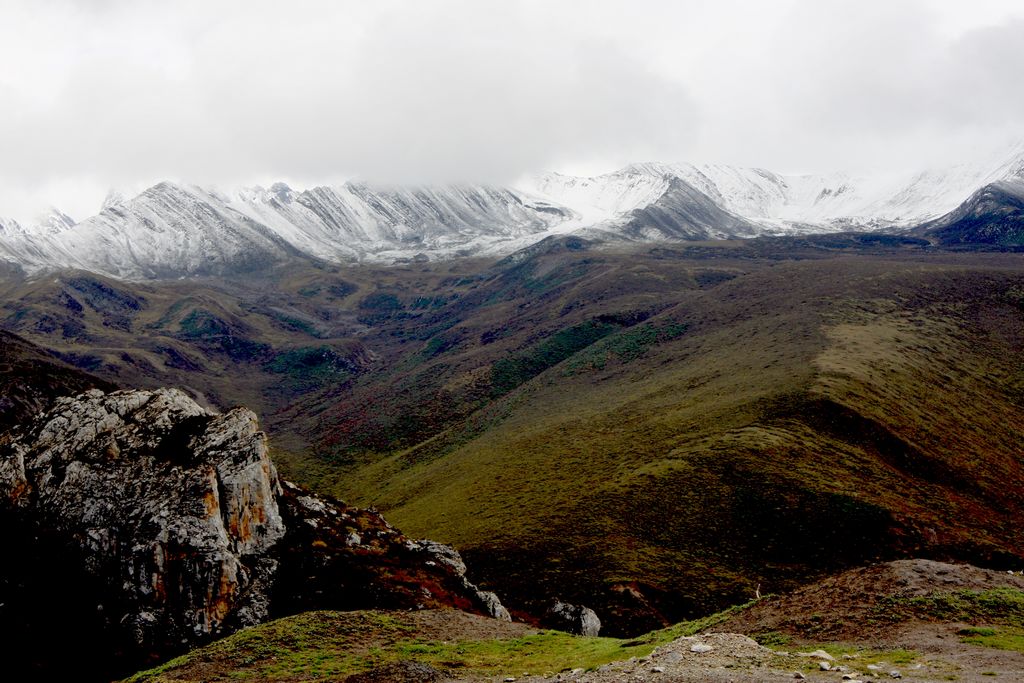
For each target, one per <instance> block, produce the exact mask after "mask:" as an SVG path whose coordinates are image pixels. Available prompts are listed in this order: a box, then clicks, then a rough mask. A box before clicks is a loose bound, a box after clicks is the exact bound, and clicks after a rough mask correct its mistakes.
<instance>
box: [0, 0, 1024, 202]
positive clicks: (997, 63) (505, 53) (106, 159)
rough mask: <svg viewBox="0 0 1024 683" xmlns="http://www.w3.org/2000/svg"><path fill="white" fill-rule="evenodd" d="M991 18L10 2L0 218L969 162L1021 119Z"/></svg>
mask: <svg viewBox="0 0 1024 683" xmlns="http://www.w3.org/2000/svg"><path fill="white" fill-rule="evenodd" d="M979 1H984V2H986V3H988V6H989V7H990V8H991V7H995V6H996V4H998V3H1001V2H1003V0H979ZM993 3H995V4H993ZM1000 6H1004V10H1005V11H1002V12H1001V13H996V14H994V15H993V16H994V17H995V18H994V19H993V20H992V25H991V26H980V27H978V28H973V29H971V30H965V31H960V32H959V35H956V36H953V37H952V38H951V37H950V36H949V35H947V34H946V33H944V32H943V23H942V22H940V21H939V20H940V19H945V20H946V24H948V23H949V20H950V17H952V18H953V20H954V22H955V21H957V20H959V18H960V17H962V16H963V15H962V14H961V12H962V11H963V10H962V9H958V8H962V6H961V5H958V4H957V3H935V2H932V3H924V2H914V1H912V0H902V1H901V0H893V1H887V2H881V1H879V2H871V1H867V0H861V1H858V2H852V1H848V0H813V1H812V0H779V1H778V2H773V3H762V2H742V1H741V0H724V1H723V2H717V3H706V2H701V1H699V0H690V1H688V2H658V1H656V0H635V1H634V2H630V3H626V2H617V1H615V0H592V2H588V3H570V2H564V3H549V2H537V1H536V0H520V1H517V2H512V1H510V2H503V3H481V2H470V1H468V0H431V1H429V2H397V1H395V0H381V1H379V2H374V3H366V2H342V1H333V0H332V1H327V0H307V1H305V2H299V3H294V4H290V5H284V4H282V3H279V2H269V1H267V0H248V1H245V2H242V1H241V0H230V1H228V0H225V1H224V2H216V3H208V2H207V3H202V2H198V1H196V0H183V1H182V2H176V3H161V2H155V1H154V0H138V1H136V2H117V1H116V0H104V1H103V2H89V3H72V2H59V1H57V0H49V1H45V2H28V1H27V0H22V1H20V2H19V1H17V0H11V1H10V2H8V3H6V4H5V5H4V7H3V8H2V9H0V58H3V59H4V61H5V63H9V64H14V65H15V68H14V69H12V70H8V71H7V72H6V73H4V74H0V99H2V104H3V106H2V107H0V215H3V214H5V213H9V212H10V210H11V207H14V205H15V204H17V203H18V202H19V200H21V199H25V198H33V199H36V198H38V197H40V196H42V195H43V194H45V193H47V192H51V191H55V190H58V189H59V190H60V191H61V192H62V193H67V192H69V188H70V191H72V194H73V190H74V188H75V187H76V186H79V187H80V188H81V194H82V195H83V196H85V195H88V196H89V197H91V199H90V200H89V201H91V202H93V204H95V203H98V201H99V200H100V198H101V197H97V196H95V195H96V194H98V193H99V194H101V192H100V190H99V189H98V188H102V187H105V186H108V185H122V184H135V183H138V182H143V181H153V180H156V179H159V178H164V177H168V178H177V179H183V180H189V181H194V182H203V183H209V182H212V183H221V184H235V183H242V182H251V181H253V180H254V179H270V178H275V177H284V178H293V179H302V180H305V181H308V182H322V181H324V180H328V179H334V178H338V177H341V176H350V175H356V176H362V177H369V178H377V179H384V180H395V181H433V180H447V179H466V180H488V181H496V182H501V181H507V180H510V179H513V178H515V177H517V176H520V175H522V174H523V173H528V172H536V171H542V170H547V169H550V168H553V167H563V166H574V167H577V168H579V167H581V166H582V167H592V168H600V167H603V166H609V165H616V164H624V163H628V162H630V161H638V160H647V159H660V160H695V161H721V162H728V163H742V164H751V165H762V166H768V167H773V168H778V169H780V170H787V171H794V170H811V171H817V170H826V169H831V168H836V167H844V166H853V167H858V166H860V167H866V166H876V167H888V166H900V165H906V164H907V163H919V162H920V161H922V160H925V161H927V160H928V158H929V157H930V156H934V155H935V150H936V149H938V148H941V147H944V146H946V147H949V148H950V149H951V150H954V151H955V152H956V153H960V152H963V153H967V152H969V151H970V150H971V149H973V148H974V147H977V146H980V145H982V144H995V142H996V141H997V140H998V139H999V136H1005V135H1007V134H1011V133H1013V132H1014V129H1015V127H1019V126H1020V123H1019V122H1020V121H1022V120H1024V94H1022V93H1021V91H1020V90H1019V89H1017V88H1016V80H1017V78H1018V76H1019V74H1020V73H1022V69H1024V47H1022V43H1021V41H1020V40H1019V36H1020V35H1021V29H1022V28H1024V25H1022V20H1021V19H1013V18H1012V17H1011V15H1012V8H1013V4H1012V2H1010V0H1006V2H1005V3H1003V5H1000ZM1005 8H1010V9H1005ZM954 10H956V11H955V12H954ZM979 11H980V10H979ZM951 12H952V14H951ZM1008 17H1010V18H1008ZM1022 133H1024V130H1019V129H1018V130H1017V132H1016V134H1017V135H1020V134H1022ZM51 199H52V200H53V201H55V202H58V203H62V202H63V201H64V200H65V197H52V198H51ZM79 203H80V204H83V205H84V204H85V203H86V202H79ZM70 208H72V209H74V210H78V211H79V212H80V209H77V208H76V207H70Z"/></svg>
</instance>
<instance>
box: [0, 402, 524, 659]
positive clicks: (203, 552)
mask: <svg viewBox="0 0 1024 683" xmlns="http://www.w3.org/2000/svg"><path fill="white" fill-rule="evenodd" d="M0 524H3V525H4V526H5V527H6V528H13V529H17V530H19V533H18V535H17V536H16V537H15V538H13V539H8V541H7V543H8V547H7V548H5V554H6V555H7V556H8V557H11V558H13V559H12V561H11V562H9V563H7V564H6V566H5V567H4V568H3V569H0V593H2V594H0V612H3V613H2V614H0V617H3V618H4V619H5V620H6V622H7V623H8V624H11V623H18V622H24V623H25V624H26V625H27V631H33V630H34V628H33V624H35V623H36V622H37V621H39V620H45V619H50V618H52V615H44V614H36V613H34V611H35V608H34V607H33V606H34V605H37V604H38V603H36V602H33V601H32V600H31V599H29V600H26V599H24V597H25V596H26V595H33V594H36V593H41V592H44V591H46V590H48V585H47V584H50V585H52V583H53V582H54V581H58V582H59V581H60V579H59V578H54V577H55V576H59V575H60V574H59V572H57V571H55V567H54V565H55V564H57V563H64V566H65V567H66V569H67V572H66V573H65V576H67V577H71V576H74V577H78V579H76V580H80V581H81V587H80V589H79V593H80V595H81V596H82V597H83V600H82V605H80V606H79V607H83V606H84V609H85V611H89V610H90V609H91V610H95V612H94V613H92V614H90V615H89V616H88V618H87V619H86V620H85V622H83V623H89V624H91V627H93V628H99V629H100V630H103V631H105V632H106V633H107V637H105V638H104V639H102V640H101V642H108V643H115V644H116V649H117V650H119V651H120V653H121V654H122V655H123V658H125V659H128V660H130V661H131V660H133V659H134V660H136V661H137V659H138V658H139V657H140V656H141V657H142V658H145V656H147V655H149V656H152V655H165V654H167V653H170V652H174V651H176V650H180V649H183V648H184V647H187V646H190V645H193V644H197V643H200V642H203V641H206V640H209V639H211V638H213V637H216V636H218V635H222V634H224V633H227V632H230V631H232V630H235V629H237V628H240V627H244V626H247V625H252V624H255V623H259V622H261V621H263V620H266V619H267V618H270V617H272V616H280V615H283V614H287V613H291V612H296V611H300V610H304V609H356V608H367V607H391V608H422V607H439V606H454V607H458V608H461V609H466V610H470V611H476V612H482V613H489V614H492V615H493V616H499V617H502V616H503V617H504V618H507V612H505V611H504V608H503V607H502V606H501V603H500V601H498V600H497V598H496V597H495V596H493V594H488V593H485V592H482V591H479V590H478V589H477V588H476V587H475V586H474V585H473V584H472V583H471V582H470V581H469V580H468V579H467V578H466V567H465V564H464V563H463V562H462V558H461V557H460V556H459V554H458V553H457V552H456V551H455V550H454V549H452V548H449V547H447V546H443V545H441V544H438V543H434V542H431V541H410V540H409V539H407V538H405V537H404V536H403V535H402V534H401V533H400V532H399V531H397V530H396V529H394V528H393V527H391V526H390V525H389V524H388V523H387V522H386V521H385V520H384V519H383V518H381V517H380V515H378V514H376V513H375V512H371V511H366V510H360V509H357V508H353V507H349V506H346V505H344V504H343V503H341V502H340V501H336V500H330V499H325V498H321V497H317V496H314V495H312V494H310V493H309V492H307V491H305V490H303V489H301V488H299V487H297V486H294V485H291V484H288V483H286V482H282V481H281V480H280V479H279V478H278V475H277V472H276V470H275V468H274V465H273V463H272V462H271V460H270V457H269V455H268V450H267V443H266V438H265V436H264V434H263V433H262V432H260V431H259V425H258V422H257V419H256V416H255V415H254V414H253V413H252V412H250V411H249V410H246V409H244V408H236V409H233V410H231V411H229V412H227V413H225V414H223V415H221V414H215V413H213V412H211V411H209V410H206V409H204V408H202V407H200V406H199V405H198V404H197V403H195V402H194V401H193V400H192V399H190V398H189V397H188V396H187V395H186V394H184V393H183V392H181V391H178V390H174V389H162V390H157V391H116V392H112V393H104V392H102V391H100V390H91V391H88V392H86V393H84V394H80V395H78V396H76V397H73V398H61V399H58V400H57V401H56V402H55V403H54V405H53V406H52V407H51V408H50V409H49V410H48V411H46V412H45V413H43V414H42V415H40V416H39V417H38V418H36V419H35V420H34V421H31V422H30V423H28V424H26V425H24V426H22V427H20V428H17V429H14V430H12V431H10V432H8V433H6V434H4V435H3V436H0ZM19 545H20V546H22V547H19ZM11 546H14V547H11ZM42 576H45V577H47V578H46V579H45V580H43V579H41V578H40V577H42ZM19 596H20V597H21V599H19ZM5 606H6V607H5ZM71 611H74V610H71ZM97 615H98V616H97ZM72 618H74V617H72ZM132 663H135V661H132Z"/></svg>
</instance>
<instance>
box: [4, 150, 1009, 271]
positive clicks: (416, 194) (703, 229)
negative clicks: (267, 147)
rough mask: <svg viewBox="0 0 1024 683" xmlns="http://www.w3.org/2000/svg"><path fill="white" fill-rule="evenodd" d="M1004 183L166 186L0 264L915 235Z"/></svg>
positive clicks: (19, 238)
mask: <svg viewBox="0 0 1024 683" xmlns="http://www.w3.org/2000/svg"><path fill="white" fill-rule="evenodd" d="M999 182H1003V183H1015V184H1018V183H1019V184H1024V146H1020V145H1018V146H1016V147H1013V148H1011V149H1010V150H1009V151H1008V152H1007V153H1006V154H1004V155H1003V156H1002V157H1001V158H1000V159H998V160H996V161H993V162H988V163H979V164H962V165H959V166H954V167H950V168H946V169H939V170H931V171H923V172H918V173H916V174H913V175H910V176H905V177H902V178H895V179H891V178H890V179H885V178H870V177H868V178H865V177H854V176H850V175H848V174H843V173H836V174H829V175H820V176H813V175H784V174H778V173H775V172H773V171H770V170H766V169H762V168H745V167H735V166H725V165H716V164H701V165H695V164H689V163H682V164H667V163H660V162H644V163H635V164H630V165H628V166H626V167H624V168H622V169H619V170H618V171H614V172H612V173H606V174H603V175H598V176H592V177H577V176H570V175H564V174H558V173H549V174H544V175H541V176H537V177H535V178H533V179H531V180H528V181H524V182H521V183H519V184H518V185H517V186H509V187H498V186H489V185H471V184H449V185H434V186H426V185H424V186H395V185H391V186H389V185H382V184H380V185H378V184H370V183H366V182H362V181H349V182H346V183H344V184H341V185H321V186H314V187H311V188H308V189H305V190H295V189H293V188H291V187H290V186H288V185H287V184H285V183H280V182H279V183H274V184H271V185H270V186H269V187H262V186H254V187H243V188H236V189H229V190H224V191H222V190H219V189H216V188H204V187H200V186H197V185H187V184H181V183H173V182H168V181H164V182H161V183H157V184H156V185H153V186H152V187H149V188H147V189H146V190H144V191H143V192H141V193H140V194H138V195H135V196H134V197H124V196H123V195H120V194H118V193H112V194H111V195H109V196H108V198H107V199H106V200H105V201H104V204H103V208H102V209H101V210H100V212H99V213H98V214H96V215H94V216H90V217H88V218H85V219H84V220H81V221H78V222H75V221H74V220H72V219H71V218H69V217H68V216H67V215H66V214H64V213H62V212H60V211H59V210H56V209H54V210H52V211H50V212H49V213H48V214H47V215H46V216H44V217H43V218H41V219H40V221H39V222H38V223H36V224H30V225H21V224H19V223H17V222H16V221H10V220H6V221H0V259H3V260H4V261H6V262H8V263H12V264H16V265H18V266H20V267H22V268H23V269H25V270H27V271H28V272H30V273H34V272H45V271H50V270H56V269H62V268H77V269H82V270H87V271H91V272H94V273H100V274H104V275H110V276H114V277H118V278H121V279H135V280H145V279H173V278H177V277H204V276H224V275H232V274H237V273H246V272H259V271H260V270H262V269H264V268H266V267H268V266H269V265H272V264H281V263H288V262H289V261H308V262H328V263H349V262H373V263H394V262H408V261H411V260H424V259H431V258H433V259H438V258H440V259H448V258H456V257H463V256H470V255H487V256H494V255H498V256H501V255H505V254H507V253H511V252H513V251H515V250H517V249H519V248H523V247H526V246H529V245H530V244H532V243H534V242H537V241H540V240H542V239H544V238H545V237H549V236H552V235H558V234H572V235H576V236H580V237H586V238H590V239H595V240H597V241H600V242H605V243H616V242H623V241H625V242H630V241H642V242H652V241H685V240H706V239H736V238H747V237H756V236H762V235H766V236H772V235H801V234H814V233H827V232H841V231H860V232H871V231H879V230H888V231H895V232H905V231H910V230H912V229H914V228H916V227H918V226H921V225H925V224H927V223H929V222H931V221H937V220H940V219H941V218H942V217H943V216H945V215H948V214H950V213H952V212H954V211H956V210H957V209H958V207H961V206H962V205H963V204H964V202H967V201H969V200H970V198H971V196H972V195H973V194H974V193H975V192H976V191H978V190H979V189H980V188H982V187H987V186H990V185H992V184H994V183H999ZM996 241H997V242H998V240H996Z"/></svg>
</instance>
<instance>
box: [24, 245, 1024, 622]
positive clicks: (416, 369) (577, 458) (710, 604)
mask: <svg viewBox="0 0 1024 683" xmlns="http://www.w3.org/2000/svg"><path fill="white" fill-rule="evenodd" d="M585 246H586V245H584V244H579V243H569V242H567V241H561V242H559V241H557V240H554V241H551V242H548V243H546V244H543V245H540V246H539V247H535V248H533V249H531V250H530V252H529V253H527V254H525V255H522V256H520V257H517V258H510V259H506V260H504V261H502V262H498V263H490V262H483V261H457V262H451V263H445V264H422V265H416V266H401V267H395V268H353V269H346V270H344V271H341V270H339V271H335V272H327V271H294V272H287V273H282V274H281V278H280V279H279V281H278V283H277V284H274V285H270V284H268V283H267V282H253V281H249V282H244V281H234V282H206V283H202V282H198V283H197V282H182V283H166V284H147V285H136V284H128V283H112V282H106V281H100V280H97V279H96V278H91V279H90V278H86V280H87V281H85V282H82V281H79V279H76V278H82V277H84V276H68V277H64V278H59V279H56V280H54V279H53V278H47V279H46V280H39V281H32V282H12V283H10V284H8V285H7V287H6V291H5V294H4V296H5V302H6V303H5V304H4V307H5V310H6V311H7V314H6V318H5V323H4V324H5V325H7V326H8V327H10V328H13V329H16V330H19V331H20V332H22V333H24V334H26V335H28V336H30V337H31V338H33V339H34V340H37V341H42V342H45V343H48V344H49V345H50V346H51V347H52V348H55V349H56V350H58V351H60V352H61V353H63V354H64V357H65V358H67V359H70V360H72V361H75V362H77V363H78V364H79V365H82V366H88V367H91V369H93V370H94V371H95V372H97V373H98V374H100V375H102V376H105V377H110V378H113V379H115V380H117V381H120V382H123V383H126V384H142V385H152V384H163V383H175V384H184V385H187V386H190V387H192V388H193V389H194V390H195V391H196V392H198V393H201V394H203V395H204V396H206V397H208V398H209V400H211V401H212V402H215V403H219V404H222V405H223V404H231V403H247V404H249V405H252V406H254V407H256V408H257V409H259V410H261V411H262V412H263V413H264V414H265V415H266V420H265V424H267V425H268V428H269V430H270V433H271V437H272V441H273V443H274V444H275V446H276V449H275V453H276V458H277V460H278V462H279V465H280V466H281V468H282V470H283V471H284V472H285V473H286V475H288V476H290V477H293V478H296V479H299V480H301V481H303V482H305V483H309V484H312V485H314V486H315V487H318V488H320V489H323V490H326V491H329V492H331V493H334V494H338V495H340V496H341V497H343V498H345V499H347V500H349V501H350V502H353V503H359V504H364V505H375V506H376V507H378V508H379V509H381V510H382V511H384V512H385V514H386V515H387V516H388V518H389V519H390V520H392V521H393V522H394V523H396V524H397V525H399V526H400V527H401V528H403V529H404V530H406V531H407V532H408V533H410V534H413V535H422V536H429V537H432V538H437V539H439V540H443V541H448V542H453V543H455V544H456V545H457V546H458V547H459V548H460V549H461V550H463V551H465V554H466V555H467V556H468V560H469V562H470V566H471V567H472V568H473V572H474V574H475V577H474V578H477V579H481V580H482V583H484V584H485V585H486V586H487V587H489V588H493V589H495V590H498V591H499V592H500V593H501V594H502V595H503V597H504V598H505V599H506V602H509V603H511V604H512V605H513V606H514V607H518V608H520V609H522V610H526V611H529V612H533V613H537V612H539V611H542V609H543V607H544V606H545V605H546V604H547V602H548V601H550V600H551V599H552V598H553V597H555V596H560V597H562V598H564V599H567V600H570V601H577V602H582V603H584V604H588V605H590V606H592V607H594V608H595V609H597V610H598V612H599V614H600V616H601V617H602V619H603V620H604V621H605V624H606V626H607V628H608V629H609V631H608V632H610V633H613V634H616V633H620V634H625V633H639V632H642V631H645V630H649V629H651V628H654V627H656V626H658V625H661V624H664V623H668V622H670V621H677V620H680V619H683V618H687V617H690V616H695V615H699V614H706V613H709V612H710V611H713V610H714V609H717V608H720V607H722V606H724V605H728V604H735V603H737V602H741V601H744V600H747V599H749V598H750V597H751V596H753V594H754V592H755V590H756V588H757V586H758V585H759V584H760V585H761V588H762V591H765V592H767V591H778V590H782V589H785V588H787V587H790V586H793V585H795V584H796V583H798V582H800V581H802V580H804V579H806V578H808V577H811V576H816V575H819V574H822V573H824V572H828V571H832V570H834V569H839V568H844V567H848V566H852V565H855V564H861V563H863V562H864V561H867V560H871V559H875V558H891V557H897V556H906V555H911V554H913V555H922V554H924V555H931V556H936V557H947V556H948V557H959V558H963V559H969V560H975V561H977V562H982V563H990V564H997V565H998V564H1000V563H1006V562H1017V561H1019V560H1020V558H1022V557H1024V534H1022V532H1021V531H1020V530H1019V525H1017V524H1015V523H1014V520H1015V519H1017V518H1019V515H1020V513H1021V512H1024V510H1022V507H1024V496H1022V495H1021V487H1020V484H1019V482H1020V481H1022V475H1024V471H1022V464H1021V462H1020V447H1019V443H1020V438H1019V435H1020V433H1021V432H1022V428H1024V410H1022V407H1021V406H1022V400H1024V361H1022V360H1021V359H1022V355H1021V351H1022V348H1024V260H1022V257H1021V256H1020V255H1014V254H971V253H957V254H953V253H944V252H936V251H932V250H926V249H923V248H922V245H921V244H920V243H919V241H914V240H900V239H898V238H890V239H884V240H883V239H876V240H873V241H870V242H865V241H864V240H863V239H860V238H854V237H850V236H842V235H839V236H830V237H827V238H808V239H801V240H757V241H753V242H745V243H707V244H693V245H689V246H686V247H681V248H679V249H667V248H661V247H659V248H654V249H651V248H645V249H642V250H636V251H607V250H594V249H587V248H585ZM96 282H98V283H99V284H98V285H97V284H96ZM90 283H92V284H90ZM108 289H113V290H116V291H114V292H113V293H111V292H109V291H107V290H108ZM72 299H73V302H72V301H71V300H72Z"/></svg>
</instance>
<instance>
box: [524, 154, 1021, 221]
mask: <svg viewBox="0 0 1024 683" xmlns="http://www.w3.org/2000/svg"><path fill="white" fill-rule="evenodd" d="M1015 179H1016V180H1024V142H1021V143H1019V144H1017V145H1016V146H1014V147H1013V148H1011V149H1010V150H1009V151H1008V152H1007V153H1005V154H1002V155H1000V156H999V157H997V158H995V159H990V160H987V161H984V162H980V163H973V164H962V165H958V166H953V167H950V168H943V169H932V170H927V171H923V172H918V173H914V174H911V175H902V176H901V175H896V176H894V177H884V178H879V177H858V176H852V175H849V174H844V173H835V174H829V175H783V174H778V173H774V172H772V171H768V170H765V169H760V168H743V167H735V166H722V165H715V164H703V165H694V164H685V163H684V164H661V163H645V164H632V165H630V166H627V167H625V168H623V169H621V170H619V171H615V172H613V173H608V174H605V175H600V176H594V177H575V176H567V175H562V174H558V173H551V174H547V175H543V176H540V177H538V178H536V179H534V180H533V181H532V183H531V185H530V186H531V189H532V190H534V191H535V192H536V193H538V194H539V195H540V196H543V197H547V198H549V199H550V200H552V201H554V202H559V203H563V204H566V205H568V206H571V207H572V208H573V209H574V210H576V211H577V212H579V213H581V214H583V215H586V216H591V217H593V218H594V220H595V222H596V221H599V220H609V219H611V218H613V217H615V216H621V215H623V214H626V213H629V212H631V211H634V210H636V209H640V208H643V207H646V206H650V205H652V204H654V203H655V202H656V201H657V200H658V199H659V198H661V197H662V195H663V194H664V193H665V192H666V191H667V189H668V187H669V184H670V182H671V181H672V180H678V181H682V182H684V183H686V184H688V185H690V186H691V187H692V188H693V189H695V190H697V191H698V192H700V193H701V194H703V195H705V196H706V197H708V198H710V199H711V200H712V201H713V202H714V203H715V204H717V205H718V207H719V208H721V209H723V210H725V211H728V212H729V213H731V214H734V215H736V216H741V217H743V218H745V219H747V220H748V221H751V222H753V223H755V224H757V226H758V228H757V230H756V231H757V232H758V233H768V234H776V233H781V234H784V233H793V232H797V233H801V232H803V233H806V232H821V231H822V230H849V229H862V230H863V229H876V228H901V227H910V226H913V225H917V224H920V223H922V222H925V221H928V220H931V219H934V218H937V217H939V216H942V215H944V214H946V213H948V212H950V211H952V210H953V209H955V208H956V207H957V206H959V205H960V204H961V203H962V202H964V201H965V200H966V199H967V198H968V197H970V196H971V194H972V193H974V192H975V191H976V190H978V189H979V188H981V187H983V186H985V185H987V184H990V183H994V182H999V181H1004V180H1015ZM737 236H739V235H737Z"/></svg>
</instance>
